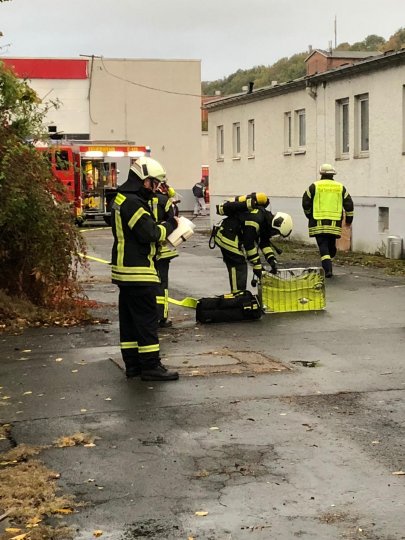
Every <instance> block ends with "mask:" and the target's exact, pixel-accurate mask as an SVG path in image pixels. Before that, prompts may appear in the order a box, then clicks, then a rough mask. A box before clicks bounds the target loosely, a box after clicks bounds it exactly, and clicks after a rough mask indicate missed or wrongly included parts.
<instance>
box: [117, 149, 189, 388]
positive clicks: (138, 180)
mask: <svg viewBox="0 0 405 540" xmlns="http://www.w3.org/2000/svg"><path fill="white" fill-rule="evenodd" d="M165 176H166V173H165V170H164V169H163V167H162V165H161V164H160V163H159V162H157V161H155V160H154V159H151V158H149V157H141V158H138V159H137V160H135V162H134V163H133V164H132V166H131V168H130V170H129V174H128V180H127V181H126V182H125V183H124V184H123V185H122V186H120V187H119V188H118V194H117V195H116V197H115V199H114V201H113V203H112V212H111V217H112V232H113V235H114V244H113V248H112V263H111V264H112V281H113V283H115V284H116V285H118V287H119V323H120V342H121V354H122V358H123V360H124V363H125V368H126V375H127V377H128V378H132V377H137V376H139V375H140V377H141V379H142V380H144V381H156V380H159V381H172V380H177V379H178V378H179V376H178V373H177V372H174V371H168V370H167V368H166V367H164V366H163V365H162V363H161V361H160V356H159V338H158V316H157V310H156V286H157V284H158V283H159V276H158V274H157V271H156V268H155V265H154V258H155V255H156V251H157V246H158V244H159V243H160V242H163V241H165V239H166V237H167V236H168V235H169V234H170V233H171V232H172V231H173V230H174V229H175V228H176V227H177V218H175V217H170V218H168V219H167V220H166V221H165V222H162V223H159V224H158V223H156V221H155V218H154V217H153V212H152V210H151V208H150V206H149V201H150V199H151V198H152V196H153V193H154V191H155V189H156V187H157V185H158V184H159V182H161V181H162V180H164V179H165Z"/></svg>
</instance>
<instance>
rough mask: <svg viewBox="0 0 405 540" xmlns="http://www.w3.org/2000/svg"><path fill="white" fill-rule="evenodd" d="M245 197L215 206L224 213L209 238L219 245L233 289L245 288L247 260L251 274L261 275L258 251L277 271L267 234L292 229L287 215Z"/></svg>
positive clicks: (281, 232) (278, 233)
mask: <svg viewBox="0 0 405 540" xmlns="http://www.w3.org/2000/svg"><path fill="white" fill-rule="evenodd" d="M249 197H251V196H248V197H242V198H241V197H236V199H235V201H227V202H225V203H224V204H221V205H218V206H217V213H219V214H220V215H222V216H224V215H225V216H228V217H226V218H225V219H224V220H223V221H222V222H221V224H220V226H219V227H218V228H216V230H215V232H213V236H212V238H213V240H214V243H215V245H217V246H219V248H220V249H221V252H222V258H223V260H224V263H225V265H226V267H227V269H228V275H229V283H230V286H231V292H233V293H236V292H238V291H243V290H246V285H247V277H248V263H249V264H250V265H251V266H252V267H253V274H254V275H255V276H256V277H259V278H260V277H261V275H262V272H263V265H262V262H261V259H260V252H261V253H262V254H263V256H264V258H265V260H266V262H267V263H268V264H269V265H270V267H271V272H272V273H277V260H276V257H275V253H274V250H273V246H272V243H271V238H272V237H274V236H277V235H281V236H283V237H287V236H289V234H290V233H291V230H292V219H291V216H289V215H288V214H285V213H283V212H277V213H276V214H273V213H272V212H270V211H268V210H266V209H265V207H264V206H262V205H260V204H253V205H252V204H250V203H249ZM242 199H243V200H242ZM264 199H265V200H264ZM268 202H269V201H268V198H267V197H264V198H263V204H265V205H266V206H267V204H268ZM242 203H245V204H244V210H243V209H241V208H242V206H243V204H242ZM210 246H211V247H212V245H211V239H210Z"/></svg>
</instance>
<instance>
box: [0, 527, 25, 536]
mask: <svg viewBox="0 0 405 540" xmlns="http://www.w3.org/2000/svg"><path fill="white" fill-rule="evenodd" d="M4 530H5V531H6V533H10V534H16V533H19V532H21V529H17V527H7V528H6V529H4Z"/></svg>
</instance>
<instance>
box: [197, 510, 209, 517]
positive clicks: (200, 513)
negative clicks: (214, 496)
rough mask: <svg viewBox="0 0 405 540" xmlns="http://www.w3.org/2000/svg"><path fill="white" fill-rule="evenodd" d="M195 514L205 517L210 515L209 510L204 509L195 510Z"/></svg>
mask: <svg viewBox="0 0 405 540" xmlns="http://www.w3.org/2000/svg"><path fill="white" fill-rule="evenodd" d="M195 515H196V516H202V517H204V516H208V512H204V511H202V510H200V511H198V512H195Z"/></svg>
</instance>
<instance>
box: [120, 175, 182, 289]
mask: <svg viewBox="0 0 405 540" xmlns="http://www.w3.org/2000/svg"><path fill="white" fill-rule="evenodd" d="M151 195H152V192H149V191H148V190H146V189H145V188H144V186H143V183H142V182H141V181H140V180H139V179H138V177H137V176H136V175H135V174H134V173H133V172H132V171H130V172H129V175H128V180H127V181H126V182H125V183H124V184H123V185H122V186H120V187H119V188H118V194H117V195H116V197H115V199H114V201H113V203H112V211H111V218H112V223H111V224H112V232H113V235H114V244H113V248H112V260H111V265H112V281H113V283H116V284H117V285H120V286H123V285H127V286H128V285H131V286H136V285H138V286H139V285H143V286H145V285H152V284H154V283H159V281H160V280H159V276H158V274H157V271H156V268H155V265H154V257H155V255H156V252H157V245H158V243H159V242H164V241H165V240H166V237H167V235H169V234H170V233H171V232H172V231H173V230H174V229H175V228H176V226H177V223H176V221H175V219H174V218H173V219H170V218H169V219H168V220H167V221H166V222H164V223H160V224H158V223H156V220H155V218H154V216H153V213H152V210H151V208H150V206H149V200H148V199H149V198H150V197H151Z"/></svg>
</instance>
